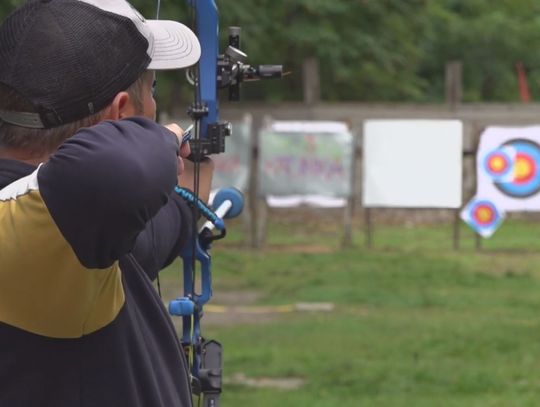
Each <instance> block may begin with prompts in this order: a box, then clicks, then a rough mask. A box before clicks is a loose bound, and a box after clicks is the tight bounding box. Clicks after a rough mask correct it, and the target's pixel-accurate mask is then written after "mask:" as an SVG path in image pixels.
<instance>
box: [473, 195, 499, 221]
mask: <svg viewBox="0 0 540 407" xmlns="http://www.w3.org/2000/svg"><path fill="white" fill-rule="evenodd" d="M470 212H471V219H472V220H473V221H474V222H475V223H476V224H477V225H478V226H480V227H488V226H493V225H494V224H496V223H497V221H498V220H499V218H500V216H499V213H498V211H497V208H496V207H495V205H493V203H491V202H489V201H478V202H476V203H474V204H473V205H472V206H471V209H470Z"/></svg>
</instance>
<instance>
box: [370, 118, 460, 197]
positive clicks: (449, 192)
mask: <svg viewBox="0 0 540 407" xmlns="http://www.w3.org/2000/svg"><path fill="white" fill-rule="evenodd" d="M462 146H463V125H462V123H461V122H460V121H458V120H369V121H366V122H365V123H364V139H363V191H362V202H363V205H364V206H365V207H394V208H459V207H460V206H461V201H462V196H461V189H462V148H463V147H462Z"/></svg>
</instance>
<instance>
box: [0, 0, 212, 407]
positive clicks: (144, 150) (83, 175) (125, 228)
mask: <svg viewBox="0 0 540 407" xmlns="http://www.w3.org/2000/svg"><path fill="white" fill-rule="evenodd" d="M167 37H172V38H174V39H175V41H172V42H170V43H168V44H167V43H163V41H162V39H164V40H165V41H166V40H167ZM172 43H173V44H176V45H171V44H172ZM199 55H200V45H199V42H198V40H197V38H196V36H195V35H194V34H193V32H191V30H189V29H188V28H187V27H185V26H184V25H182V24H180V23H177V22H171V21H146V20H144V18H143V17H142V16H141V15H140V14H139V13H138V12H137V11H136V10H135V9H133V8H132V7H131V6H130V5H129V4H128V3H127V2H125V1H124V0H31V1H30V2H28V3H26V4H24V5H23V6H21V7H20V8H18V9H16V10H15V11H14V12H13V13H12V14H11V15H10V16H8V17H7V19H6V20H5V21H4V22H3V23H2V25H1V26H0V60H1V61H2V62H1V64H0V188H1V189H0V344H1V345H2V346H1V347H0V377H1V378H2V380H0V405H2V406H26V407H32V406H55V407H62V406H69V407H73V406H100V407H107V406H111V407H112V406H115V407H117V406H129V407H136V406H141V407H142V406H152V407H159V406H163V407H174V406H176V407H183V406H191V404H192V401H191V389H190V382H189V374H188V371H187V367H186V361H185V356H184V353H183V351H182V348H181V346H180V343H179V341H178V338H177V336H176V333H175V331H174V328H173V325H172V323H171V321H170V319H169V316H168V314H167V311H166V310H165V308H164V306H163V305H162V302H161V299H160V298H159V296H158V295H157V293H156V291H155V289H154V287H153V286H152V283H151V281H152V280H153V279H155V278H156V276H157V274H158V272H159V270H161V269H162V268H163V267H165V266H166V265H168V264H169V263H170V262H172V261H173V260H174V259H175V258H176V257H177V255H178V253H179V251H180V249H181V247H182V246H183V245H184V244H185V243H186V241H187V239H188V237H189V236H191V234H192V230H191V228H192V227H191V225H192V215H191V211H190V210H189V208H188V207H187V205H186V203H185V201H184V200H183V199H181V198H180V197H178V196H177V195H176V194H175V193H174V192H173V189H174V188H175V186H176V185H177V183H180V185H183V186H187V187H189V188H193V183H194V181H193V166H192V164H191V163H189V162H188V161H184V160H183V158H185V157H187V156H188V155H189V154H190V146H189V144H183V145H181V144H180V141H179V139H181V137H182V134H183V131H182V129H180V127H178V126H177V125H175V124H171V125H168V126H166V127H163V126H160V125H158V124H156V123H155V112H156V105H155V101H154V98H153V83H154V78H155V73H154V70H162V69H179V68H185V67H188V66H190V65H193V64H195V63H196V62H197V60H198V59H199ZM201 171H202V173H201V175H200V184H199V185H198V186H196V187H197V188H198V189H199V190H200V194H201V196H203V197H204V196H207V195H208V191H209V187H210V179H211V173H212V164H211V162H209V161H205V162H203V163H202V165H201Z"/></svg>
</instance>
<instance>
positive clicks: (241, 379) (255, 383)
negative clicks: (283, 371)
mask: <svg viewBox="0 0 540 407" xmlns="http://www.w3.org/2000/svg"><path fill="white" fill-rule="evenodd" d="M223 382H224V383H225V384H239V385H242V386H247V387H255V388H267V389H268V388H270V389H279V390H296V389H298V388H300V387H301V386H302V385H303V384H304V383H305V380H304V379H302V378H300V377H247V376H246V375H245V374H243V373H236V374H234V375H232V376H231V377H225V378H224V379H223Z"/></svg>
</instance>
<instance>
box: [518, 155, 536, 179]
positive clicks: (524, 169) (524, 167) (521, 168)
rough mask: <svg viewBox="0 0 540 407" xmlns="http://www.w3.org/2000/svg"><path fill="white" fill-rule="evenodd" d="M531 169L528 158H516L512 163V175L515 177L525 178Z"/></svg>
mask: <svg viewBox="0 0 540 407" xmlns="http://www.w3.org/2000/svg"><path fill="white" fill-rule="evenodd" d="M532 171H533V168H532V165H531V163H530V162H529V160H525V159H523V158H518V159H517V160H516V163H515V165H514V176H515V177H516V178H517V179H523V178H527V177H528V176H529V175H531V172H532Z"/></svg>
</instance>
